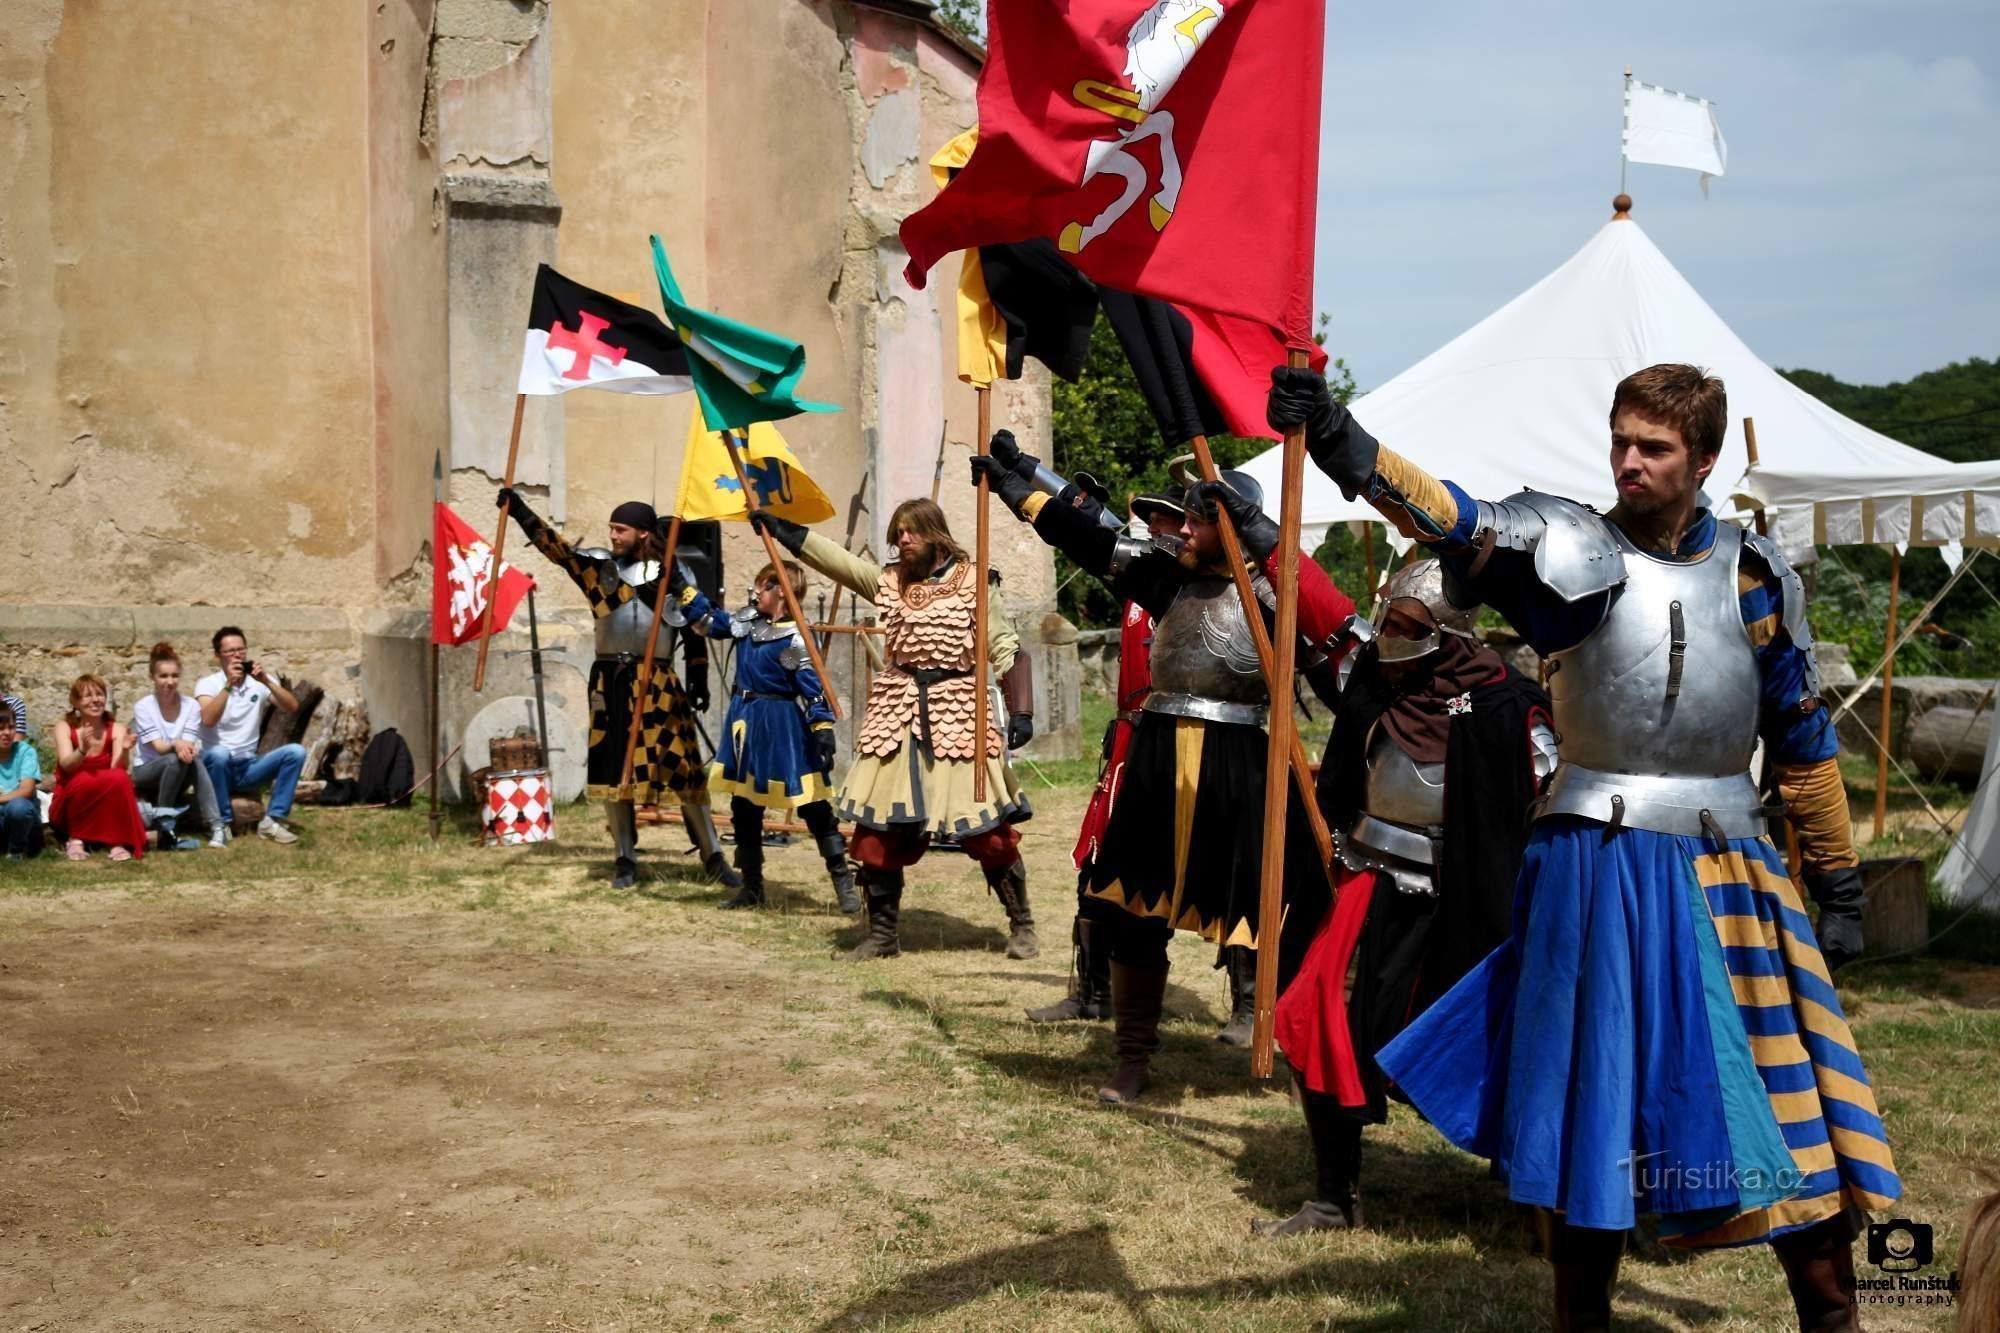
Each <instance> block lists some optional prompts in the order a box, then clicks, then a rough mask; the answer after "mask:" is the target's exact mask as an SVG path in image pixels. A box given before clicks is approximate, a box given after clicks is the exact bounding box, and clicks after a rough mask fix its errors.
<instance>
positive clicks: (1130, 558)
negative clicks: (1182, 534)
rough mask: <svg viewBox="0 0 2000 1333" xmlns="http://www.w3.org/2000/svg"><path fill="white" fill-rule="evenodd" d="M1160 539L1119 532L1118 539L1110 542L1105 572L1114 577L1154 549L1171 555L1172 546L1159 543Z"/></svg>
mask: <svg viewBox="0 0 2000 1333" xmlns="http://www.w3.org/2000/svg"><path fill="white" fill-rule="evenodd" d="M1161 540H1163V539H1156V538H1152V537H1134V536H1133V535H1132V534H1131V533H1129V532H1121V533H1119V534H1118V539H1117V540H1116V541H1114V542H1112V543H1111V564H1110V567H1109V568H1108V569H1107V571H1106V572H1107V573H1109V574H1110V575H1111V576H1112V577H1114V578H1115V577H1117V576H1118V575H1120V574H1123V573H1124V572H1125V571H1126V570H1128V569H1130V568H1131V567H1132V565H1133V563H1134V562H1135V561H1137V560H1139V559H1141V558H1143V557H1145V556H1147V555H1149V554H1151V553H1152V552H1154V551H1164V552H1166V553H1167V554H1169V555H1171V554H1172V553H1173V551H1172V548H1169V547H1165V546H1162V545H1160V541H1161Z"/></svg>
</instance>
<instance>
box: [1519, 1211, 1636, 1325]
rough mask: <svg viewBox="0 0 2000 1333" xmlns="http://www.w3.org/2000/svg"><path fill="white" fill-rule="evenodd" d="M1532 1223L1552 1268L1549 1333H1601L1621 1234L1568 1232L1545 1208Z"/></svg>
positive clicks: (1613, 1284) (1615, 1278) (1583, 1229)
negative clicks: (1552, 1303)
mask: <svg viewBox="0 0 2000 1333" xmlns="http://www.w3.org/2000/svg"><path fill="white" fill-rule="evenodd" d="M1535 1223H1536V1225H1537V1227H1538V1228H1539V1229H1540V1231H1541V1236H1542V1251H1543V1253H1545V1254H1547V1255H1548V1256H1549V1266H1550V1267H1551V1268H1553V1269H1555V1279H1556V1281H1555V1296H1556V1299H1555V1322H1554V1323H1553V1324H1552V1325H1551V1326H1550V1327H1552V1328H1553V1329H1554V1330H1555V1333H1607V1331H1608V1330H1609V1329H1610V1327H1611V1293H1612V1291H1613V1290H1614V1289H1615V1288H1616V1287H1617V1286H1618V1261H1619V1260H1620V1259H1622V1258H1624V1256H1625V1233H1624V1232H1622V1231H1593V1230H1591V1229H1589V1228H1588V1227H1573V1226H1570V1225H1569V1224H1568V1223H1566V1222H1564V1221H1563V1220H1562V1216H1561V1214H1559V1213H1556V1212H1554V1211H1552V1210H1551V1209H1547V1208H1538V1209H1536V1210H1535Z"/></svg>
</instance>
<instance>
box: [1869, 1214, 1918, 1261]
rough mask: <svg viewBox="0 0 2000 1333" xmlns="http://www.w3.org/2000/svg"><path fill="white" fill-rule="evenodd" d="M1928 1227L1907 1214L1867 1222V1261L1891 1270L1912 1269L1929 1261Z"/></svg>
mask: <svg viewBox="0 0 2000 1333" xmlns="http://www.w3.org/2000/svg"><path fill="white" fill-rule="evenodd" d="M1931 1254H1932V1250H1931V1229H1930V1226H1929V1225H1928V1224H1926V1223H1923V1222H1912V1221H1911V1220H1910V1219H1909V1218H1907V1217H1892V1218H1890V1219H1889V1220H1888V1221H1886V1222H1871V1223H1869V1225H1868V1262H1869V1263H1871V1264H1874V1265H1875V1266H1876V1267H1877V1268H1881V1269H1886V1270H1888V1271H1890V1272H1902V1273H1914V1272H1916V1271H1917V1270H1918V1269H1919V1268H1922V1267H1923V1266H1924V1265H1926V1264H1928V1263H1929V1262H1930V1261H1931Z"/></svg>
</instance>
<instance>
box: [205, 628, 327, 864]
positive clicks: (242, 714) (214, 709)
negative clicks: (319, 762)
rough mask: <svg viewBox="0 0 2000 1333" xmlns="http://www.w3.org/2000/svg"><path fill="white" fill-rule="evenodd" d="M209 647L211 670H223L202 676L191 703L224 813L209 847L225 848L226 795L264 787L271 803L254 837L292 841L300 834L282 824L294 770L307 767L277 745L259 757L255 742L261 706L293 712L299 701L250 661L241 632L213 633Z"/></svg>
mask: <svg viewBox="0 0 2000 1333" xmlns="http://www.w3.org/2000/svg"><path fill="white" fill-rule="evenodd" d="M213 643H214V646H215V661H216V665H217V666H220V667H221V668H222V670H220V671H214V672H211V673H209V674H208V675H206V676H203V677H202V678H201V682H200V683H199V684H198V685H196V686H195V687H194V697H195V701H196V702H197V703H199V704H200V705H201V743H202V751H201V762H202V767H204V768H206V769H207V770H208V779H209V782H210V784H211V785H212V786H213V787H214V788H215V800H216V804H217V807H218V808H219V809H220V810H221V811H222V812H223V817H222V818H221V820H220V821H218V822H217V823H216V825H215V830H214V832H213V833H212V834H211V835H210V836H209V840H208V845H209V846H211V847H227V846H228V845H229V814H228V812H229V798H230V796H231V794H232V793H236V792H246V793H247V792H252V791H255V790H256V789H257V788H259V787H261V786H263V785H264V784H265V783H267V782H268V783H269V784H270V785H271V801H270V804H269V805H268V806H266V807H265V810H264V818H263V819H261V820H259V821H258V823H257V833H258V836H260V837H265V838H269V839H270V840H271V841H272V842H297V841H298V840H299V835H298V834H296V833H294V832H292V831H291V830H290V829H288V828H286V827H285V824H284V820H285V818H286V817H287V816H288V815H290V814H291V813H292V792H293V791H294V790H295V789H296V788H297V787H298V785H299V770H301V769H303V768H304V767H305V766H306V747H305V746H303V745H281V746H279V747H278V748H277V749H275V750H273V751H271V753H269V754H261V755H260V754H258V753H257V741H258V739H259V738H260V737H261V736H262V735H263V733H264V705H265V704H267V703H275V704H276V705H277V706H278V708H279V710H280V711H282V712H286V713H296V712H298V711H299V701H298V700H297V699H295V698H293V697H292V692H291V691H290V690H288V689H286V688H285V687H284V686H283V685H280V684H279V683H278V682H277V681H275V680H272V679H271V678H270V677H269V676H267V675H265V674H264V669H263V668H262V667H260V666H258V665H257V663H255V662H253V661H251V660H250V646H249V640H247V639H245V638H244V637H243V631H242V630H240V629H238V628H237V627H236V626H234V625H224V626H223V627H222V628H221V629H219V630H217V631H216V632H215V638H214V640H213Z"/></svg>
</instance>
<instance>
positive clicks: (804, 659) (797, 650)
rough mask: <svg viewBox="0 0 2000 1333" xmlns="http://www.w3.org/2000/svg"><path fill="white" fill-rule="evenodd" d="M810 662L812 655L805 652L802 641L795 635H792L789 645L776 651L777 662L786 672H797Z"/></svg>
mask: <svg viewBox="0 0 2000 1333" xmlns="http://www.w3.org/2000/svg"><path fill="white" fill-rule="evenodd" d="M810 661H812V655H811V654H810V653H808V652H807V651H806V645H805V643H804V641H803V640H801V639H800V638H799V636H798V635H797V634H796V633H794V634H793V635H792V641H791V642H790V643H788V644H786V645H785V646H784V647H783V648H780V649H779V650H778V662H779V663H780V665H782V666H783V667H784V668H785V670H787V671H797V670H798V669H799V668H800V667H803V666H805V665H806V664H807V663H808V662H810Z"/></svg>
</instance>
